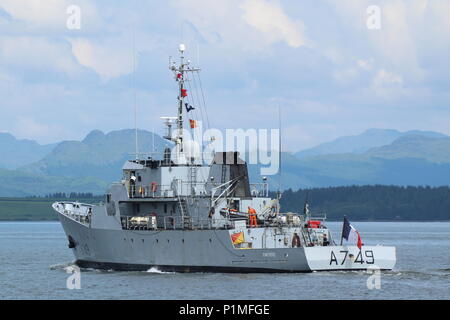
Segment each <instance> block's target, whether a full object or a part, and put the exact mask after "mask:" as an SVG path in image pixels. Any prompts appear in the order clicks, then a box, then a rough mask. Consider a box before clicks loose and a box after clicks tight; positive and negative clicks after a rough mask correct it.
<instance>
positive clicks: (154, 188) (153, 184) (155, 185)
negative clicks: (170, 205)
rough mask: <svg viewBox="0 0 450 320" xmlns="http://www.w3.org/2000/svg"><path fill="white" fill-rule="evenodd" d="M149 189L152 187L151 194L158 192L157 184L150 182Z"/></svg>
mask: <svg viewBox="0 0 450 320" xmlns="http://www.w3.org/2000/svg"><path fill="white" fill-rule="evenodd" d="M151 187H152V192H153V193H154V192H156V190H158V184H157V183H156V182H152V183H151Z"/></svg>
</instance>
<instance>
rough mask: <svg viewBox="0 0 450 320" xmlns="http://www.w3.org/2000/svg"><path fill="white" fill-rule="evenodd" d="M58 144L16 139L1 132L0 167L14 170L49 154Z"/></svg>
mask: <svg viewBox="0 0 450 320" xmlns="http://www.w3.org/2000/svg"><path fill="white" fill-rule="evenodd" d="M56 145H57V144H47V145H41V144H39V143H37V142H36V141H34V140H28V139H16V138H15V137H14V136H13V135H11V134H9V133H3V132H0V150H1V153H0V154H1V157H0V168H2V169H10V170H14V169H17V168H19V167H21V166H24V165H27V164H29V163H33V162H35V161H38V160H40V159H42V158H43V157H44V156H45V155H47V154H49V153H50V152H51V151H52V150H53V148H54V147H55V146H56Z"/></svg>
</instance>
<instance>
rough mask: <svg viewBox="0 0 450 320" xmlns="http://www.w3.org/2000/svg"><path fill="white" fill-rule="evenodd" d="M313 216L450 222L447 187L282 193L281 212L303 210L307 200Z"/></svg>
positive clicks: (333, 218) (380, 187) (302, 190)
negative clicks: (323, 214)
mask: <svg viewBox="0 0 450 320" xmlns="http://www.w3.org/2000/svg"><path fill="white" fill-rule="evenodd" d="M307 198H308V203H309V204H310V209H311V211H312V213H319V212H322V213H326V214H327V217H328V218H329V219H331V220H339V219H342V217H343V216H344V215H347V216H348V217H349V218H350V219H351V220H360V221H361V220H368V221H376V220H377V221H383V220H386V221H392V220H397V221H405V220H407V221H412V220H417V221H430V220H450V188H449V187H438V188H431V187H398V186H381V185H377V186H349V187H331V188H315V189H300V190H298V191H292V190H291V189H289V190H287V191H285V192H283V195H282V198H281V206H282V209H283V211H293V212H299V211H302V210H303V207H304V204H305V201H306V199H307Z"/></svg>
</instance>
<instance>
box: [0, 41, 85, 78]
mask: <svg viewBox="0 0 450 320" xmlns="http://www.w3.org/2000/svg"><path fill="white" fill-rule="evenodd" d="M0 59H1V60H2V63H4V64H5V66H8V67H11V66H15V67H19V68H27V69H32V70H42V71H43V70H53V71H57V72H65V73H67V74H68V75H74V74H76V73H77V72H78V71H79V67H78V65H77V63H76V61H75V60H74V59H73V57H72V54H71V52H70V46H69V44H68V43H66V42H64V41H58V40H52V39H48V38H45V37H29V36H16V37H12V36H9V37H0Z"/></svg>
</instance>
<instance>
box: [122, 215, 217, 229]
mask: <svg viewBox="0 0 450 320" xmlns="http://www.w3.org/2000/svg"><path fill="white" fill-rule="evenodd" d="M120 222H121V225H122V229H123V230H211V229H219V228H224V227H226V226H222V227H218V226H217V227H216V226H214V225H213V221H212V219H200V218H193V217H190V216H184V217H181V216H164V217H156V216H142V217H133V216H125V217H121V218H120Z"/></svg>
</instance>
